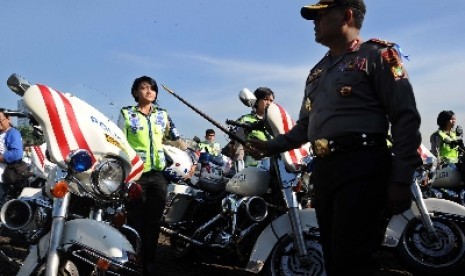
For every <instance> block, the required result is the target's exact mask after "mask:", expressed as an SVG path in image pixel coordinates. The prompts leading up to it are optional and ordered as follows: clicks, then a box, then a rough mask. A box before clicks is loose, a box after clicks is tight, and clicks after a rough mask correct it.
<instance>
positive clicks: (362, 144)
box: [0, 0, 463, 276]
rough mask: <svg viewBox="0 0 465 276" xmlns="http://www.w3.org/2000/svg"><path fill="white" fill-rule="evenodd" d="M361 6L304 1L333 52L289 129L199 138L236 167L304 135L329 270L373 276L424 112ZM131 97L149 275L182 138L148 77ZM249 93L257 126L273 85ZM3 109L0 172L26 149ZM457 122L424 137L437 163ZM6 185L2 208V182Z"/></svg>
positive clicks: (447, 115) (250, 117)
mask: <svg viewBox="0 0 465 276" xmlns="http://www.w3.org/2000/svg"><path fill="white" fill-rule="evenodd" d="M366 11H367V8H366V5H365V3H364V1H363V0H331V1H329V0H321V1H319V2H318V3H317V4H314V5H308V6H304V7H302V9H301V16H302V17H303V18H304V19H306V20H310V21H313V24H314V30H315V41H316V42H317V43H319V44H321V45H323V46H325V47H327V48H328V52H327V53H326V54H325V55H324V56H323V57H322V59H321V60H320V61H319V62H317V63H316V65H315V66H314V67H313V69H311V70H310V73H309V75H308V78H307V80H306V88H305V91H304V93H303V99H302V105H301V109H300V113H299V118H298V120H297V121H296V125H295V126H294V127H293V128H292V129H291V130H290V131H289V132H287V133H285V134H281V135H278V136H275V137H272V136H271V135H270V134H269V133H267V132H266V130H265V129H264V128H263V129H252V130H248V129H246V128H238V129H237V131H238V132H237V134H238V135H240V136H241V137H243V138H244V139H245V140H246V141H248V145H247V146H244V145H241V144H239V143H237V142H234V141H231V142H230V143H228V144H227V145H225V147H223V148H222V147H221V146H220V144H219V143H218V142H216V141H215V134H216V133H215V131H214V130H213V129H207V130H206V132H205V139H204V140H203V141H200V142H199V143H198V144H197V147H198V148H197V149H198V150H199V151H203V152H208V153H209V154H212V155H214V156H217V155H220V154H225V155H227V156H229V157H230V158H232V159H233V160H234V161H235V164H236V169H238V170H240V169H241V168H244V167H248V166H256V165H257V160H259V159H261V158H263V157H265V156H271V155H273V154H275V153H279V152H283V151H287V150H290V149H293V148H297V147H300V146H301V145H302V144H304V143H307V142H310V143H311V145H312V150H313V153H314V154H315V155H316V156H317V157H318V158H316V159H315V162H314V170H313V181H314V188H315V199H314V207H315V210H316V215H317V220H318V224H319V227H320V231H321V243H322V246H323V252H324V260H325V268H326V271H327V275H330V276H331V275H373V271H374V269H375V263H374V261H373V253H374V252H375V250H376V249H377V246H378V245H379V244H380V241H381V239H382V226H383V221H384V219H385V218H386V216H389V215H393V214H399V213H401V212H403V211H405V210H406V209H407V208H409V207H410V204H411V200H412V198H411V193H410V183H411V178H412V175H413V172H414V170H415V168H416V167H417V166H419V165H420V164H421V158H420V156H419V155H418V153H417V149H418V148H419V146H420V143H421V135H420V131H419V129H420V121H421V120H420V115H419V112H418V110H417V107H416V102H415V96H414V93H413V88H412V85H411V83H410V81H409V78H408V74H407V71H406V69H405V68H404V65H403V63H402V55H401V53H400V52H399V51H398V47H397V44H395V43H393V42H388V41H384V40H377V39H372V40H366V41H365V40H363V39H362V37H361V35H360V30H361V28H362V26H363V21H364V16H365V13H366ZM130 93H131V95H132V97H133V98H134V100H135V105H131V106H127V107H123V108H122V109H121V112H120V115H119V118H118V126H119V127H120V128H121V129H122V130H123V132H124V134H125V136H126V138H127V140H128V142H129V144H130V145H131V146H132V147H133V148H134V150H135V151H136V152H137V154H138V155H139V156H140V157H141V159H142V160H143V161H144V170H143V174H142V176H141V178H140V179H139V181H138V183H139V184H140V185H141V187H142V195H143V196H142V198H141V200H140V201H135V202H132V203H131V205H129V206H128V223H129V224H130V225H131V226H133V227H134V228H135V229H136V230H138V232H139V233H140V234H141V238H142V253H143V264H144V275H155V274H156V267H155V258H156V251H157V243H158V237H159V233H160V232H159V231H160V230H159V229H160V219H161V217H162V214H163V209H164V207H165V200H166V196H167V185H168V180H167V179H166V178H165V176H164V175H163V169H164V168H165V166H166V158H165V156H164V152H163V147H162V145H163V144H164V143H174V144H175V145H177V146H178V147H180V148H185V145H183V142H182V139H180V134H179V132H178V130H177V129H176V127H175V124H174V123H173V121H172V120H171V118H170V116H169V114H168V112H167V111H166V110H165V109H163V108H161V107H160V106H159V105H158V104H157V96H158V86H157V82H156V81H155V79H153V78H152V77H148V76H141V77H139V78H136V79H135V80H134V82H133V84H132V88H131V91H130ZM254 95H255V97H256V102H255V103H254V105H253V107H252V110H251V112H250V113H248V114H245V115H243V116H241V117H239V118H238V119H237V121H238V122H240V123H246V124H253V123H256V122H259V121H260V120H262V119H263V117H264V115H265V111H266V108H267V107H268V106H269V105H270V104H271V103H273V101H274V99H275V94H274V92H273V91H272V90H271V89H270V88H268V87H258V88H257V89H256V90H255V91H254ZM4 111H5V110H4V109H0V173H2V171H3V170H4V169H5V167H6V165H7V164H13V163H15V162H18V160H21V158H22V157H23V144H22V139H21V135H20V133H19V131H18V130H17V129H15V128H14V127H12V125H11V122H10V119H9V115H8V114H7V113H5V112H4ZM455 122H456V117H455V114H454V112H452V111H450V110H449V111H442V112H441V113H440V114H439V115H438V118H437V124H438V126H439V128H438V130H437V131H436V132H434V133H433V134H432V135H431V138H430V142H431V151H432V153H433V154H434V155H436V156H437V157H438V158H439V160H440V161H441V162H445V163H453V164H457V163H458V155H459V147H460V141H461V133H460V128H456V127H455ZM389 131H390V133H391V137H392V146H390V147H388V145H387V143H386V139H387V136H388V133H389ZM457 132H458V133H457ZM462 146H463V144H462ZM462 170H463V166H462ZM373 179H377V180H378V181H377V183H373ZM4 182H5V181H2V182H1V183H0V206H1V205H2V204H3V203H4V200H5V197H6V193H7V189H8V185H5V183H4ZM141 208H143V209H144V210H145V211H144V212H140V211H139V210H141ZM367 221H369V222H370V223H366V222H367ZM348 225H350V227H347V226H348ZM348 237H350V238H348ZM354 249H356V251H357V253H356V254H354Z"/></svg>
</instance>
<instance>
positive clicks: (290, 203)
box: [275, 162, 308, 264]
mask: <svg viewBox="0 0 465 276" xmlns="http://www.w3.org/2000/svg"><path fill="white" fill-rule="evenodd" d="M277 163H278V165H277V166H276V168H275V169H276V170H277V171H278V177H279V183H280V184H281V191H282V193H283V198H284V201H285V203H286V207H287V210H288V215H289V220H290V222H291V226H292V232H293V233H294V236H293V237H292V238H293V240H294V245H295V246H296V247H297V251H298V252H299V259H300V261H301V263H302V264H305V263H308V252H307V248H306V246H305V239H304V235H303V231H302V225H301V222H300V215H299V202H298V201H297V196H296V194H295V192H294V191H293V190H292V181H295V177H296V175H295V174H293V173H288V172H286V168H285V165H284V164H283V162H277Z"/></svg>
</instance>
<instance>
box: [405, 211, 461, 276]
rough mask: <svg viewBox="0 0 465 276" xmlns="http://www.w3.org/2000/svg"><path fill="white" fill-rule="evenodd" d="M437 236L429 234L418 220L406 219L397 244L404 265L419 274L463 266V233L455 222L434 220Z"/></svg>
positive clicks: (442, 273) (448, 272) (435, 272)
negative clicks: (408, 220)
mask: <svg viewBox="0 0 465 276" xmlns="http://www.w3.org/2000/svg"><path fill="white" fill-rule="evenodd" d="M432 220H433V226H434V229H435V230H436V233H437V239H434V238H433V237H430V236H429V235H428V232H427V230H426V228H425V227H424V226H423V223H422V221H421V220H418V219H413V220H411V221H410V222H409V224H408V225H407V227H406V228H405V230H404V233H403V234H402V237H401V241H400V243H399V245H398V246H397V250H398V253H399V256H400V258H401V260H402V261H403V262H405V263H406V265H407V266H409V267H410V268H412V269H413V270H415V271H418V272H420V273H422V275H438V274H441V275H446V274H450V273H456V272H458V271H460V270H462V269H464V266H465V234H464V230H463V228H461V227H459V225H458V224H457V223H456V222H453V221H449V220H443V219H435V218H432Z"/></svg>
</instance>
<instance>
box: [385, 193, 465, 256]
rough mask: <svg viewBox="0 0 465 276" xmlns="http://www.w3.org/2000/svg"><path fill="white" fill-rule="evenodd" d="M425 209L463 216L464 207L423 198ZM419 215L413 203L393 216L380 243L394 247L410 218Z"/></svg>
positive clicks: (450, 202) (464, 215)
mask: <svg viewBox="0 0 465 276" xmlns="http://www.w3.org/2000/svg"><path fill="white" fill-rule="evenodd" d="M424 202H425V205H426V209H428V211H429V212H430V213H431V212H440V213H445V214H451V215H457V216H461V217H465V207H464V206H462V205H460V204H458V203H455V202H453V201H450V200H446V199H439V198H426V199H424ZM414 218H419V219H421V217H420V212H419V210H418V208H417V207H416V205H415V204H412V206H411V207H410V209H408V210H406V211H405V212H403V213H402V214H399V215H395V216H393V217H392V218H391V219H390V220H389V223H388V226H387V228H386V232H385V234H384V240H383V243H382V245H383V246H386V247H396V246H397V244H398V243H399V240H400V237H401V236H402V233H403V232H404V229H405V227H406V226H407V224H408V223H409V221H410V220H412V219H414Z"/></svg>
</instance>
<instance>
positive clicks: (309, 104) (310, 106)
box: [305, 98, 312, 112]
mask: <svg viewBox="0 0 465 276" xmlns="http://www.w3.org/2000/svg"><path fill="white" fill-rule="evenodd" d="M305 108H306V109H307V111H308V112H310V111H311V110H312V100H310V98H307V99H306V100H305Z"/></svg>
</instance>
